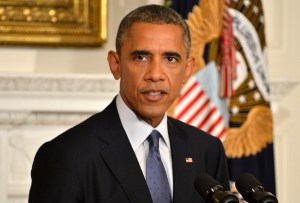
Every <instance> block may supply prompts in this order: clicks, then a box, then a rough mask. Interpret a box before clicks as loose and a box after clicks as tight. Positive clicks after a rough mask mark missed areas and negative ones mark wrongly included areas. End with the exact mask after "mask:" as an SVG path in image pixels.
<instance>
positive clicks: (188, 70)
mask: <svg viewBox="0 0 300 203" xmlns="http://www.w3.org/2000/svg"><path fill="white" fill-rule="evenodd" d="M194 66H195V58H194V57H189V58H188V59H187V62H186V67H185V76H184V80H183V84H185V83H186V82H187V81H188V79H189V77H190V76H191V74H192V73H193V70H194Z"/></svg>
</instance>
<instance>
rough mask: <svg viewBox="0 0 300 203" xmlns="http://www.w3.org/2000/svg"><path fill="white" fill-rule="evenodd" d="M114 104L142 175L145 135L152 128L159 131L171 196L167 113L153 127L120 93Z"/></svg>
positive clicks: (144, 158)
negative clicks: (129, 105) (136, 112)
mask: <svg viewBox="0 0 300 203" xmlns="http://www.w3.org/2000/svg"><path fill="white" fill-rule="evenodd" d="M116 104H117V110H118V113H119V116H120V119H121V123H122V125H123V128H124V129H125V131H126V134H127V136H128V138H129V141H130V144H131V146H132V148H133V150H134V152H135V155H136V157H137V160H138V162H139V164H140V167H141V169H142V172H143V174H144V177H146V162H147V156H148V152H149V143H148V141H147V137H148V136H149V135H150V133H151V132H152V130H154V129H156V130H157V131H159V132H160V134H161V135H162V137H163V140H162V139H159V152H160V156H161V159H162V162H163V165H164V167H165V170H166V173H167V177H168V181H169V185H170V190H171V196H172V197H173V170H172V158H171V146H170V139H169V134H168V124H167V114H166V113H165V115H164V118H163V119H162V121H161V122H160V124H159V125H158V126H157V127H156V128H153V127H152V126H151V125H149V124H148V123H146V122H145V121H144V120H142V119H141V118H139V117H138V116H137V115H136V114H135V113H134V112H133V111H132V110H131V109H129V108H128V106H127V105H126V104H125V103H124V101H123V99H122V97H121V95H120V94H118V96H117V99H116Z"/></svg>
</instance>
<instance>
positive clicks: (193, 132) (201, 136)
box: [168, 117, 220, 143]
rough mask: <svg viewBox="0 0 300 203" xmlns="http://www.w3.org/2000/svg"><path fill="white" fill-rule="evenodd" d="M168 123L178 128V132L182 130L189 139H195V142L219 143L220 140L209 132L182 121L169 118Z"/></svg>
mask: <svg viewBox="0 0 300 203" xmlns="http://www.w3.org/2000/svg"><path fill="white" fill-rule="evenodd" d="M168 121H169V123H170V125H172V127H173V128H177V130H179V129H180V130H182V131H184V134H187V136H188V137H189V139H194V140H198V141H201V142H216V143H219V142H220V139H218V138H217V137H215V136H212V135H210V134H208V133H207V132H205V131H203V130H201V129H199V128H196V127H194V126H191V125H189V124H187V123H184V122H182V121H180V120H177V119H174V118H171V117H168Z"/></svg>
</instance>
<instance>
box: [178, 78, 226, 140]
mask: <svg viewBox="0 0 300 203" xmlns="http://www.w3.org/2000/svg"><path fill="white" fill-rule="evenodd" d="M174 117H175V118H176V119H179V120H181V121H183V122H185V123H188V124H190V125H193V126H195V127H197V128H200V129H202V130H204V131H206V132H207V133H210V134H212V135H214V136H216V137H218V138H220V139H223V138H224V135H225V125H224V123H223V119H222V114H221V113H220V111H219V110H218V108H217V107H216V105H214V103H213V102H211V100H210V99H209V97H208V96H207V95H206V93H205V91H204V90H203V89H202V88H201V85H200V83H199V82H198V81H197V79H196V78H195V77H194V76H192V77H191V78H190V79H189V81H188V82H187V84H186V85H185V86H184V87H183V88H182V90H181V94H180V97H179V99H178V101H177V103H176V106H175V110H174Z"/></svg>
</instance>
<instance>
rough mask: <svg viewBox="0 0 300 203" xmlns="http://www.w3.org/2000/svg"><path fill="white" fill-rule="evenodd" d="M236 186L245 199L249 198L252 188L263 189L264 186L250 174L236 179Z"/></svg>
mask: <svg viewBox="0 0 300 203" xmlns="http://www.w3.org/2000/svg"><path fill="white" fill-rule="evenodd" d="M235 186H236V188H237V189H238V191H239V192H240V193H241V195H242V196H243V197H247V196H248V195H249V192H250V190H251V189H252V188H255V187H258V186H260V187H262V184H261V183H260V182H259V181H258V180H257V179H256V178H255V177H254V176H253V175H251V174H250V173H244V174H242V175H240V176H239V177H238V178H237V179H236V182H235Z"/></svg>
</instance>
